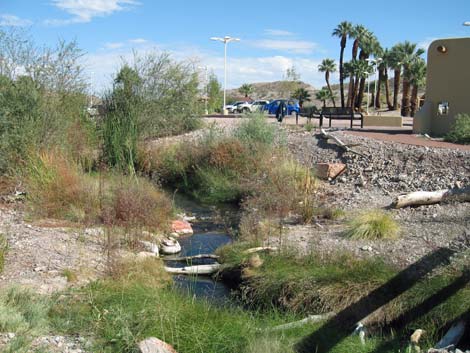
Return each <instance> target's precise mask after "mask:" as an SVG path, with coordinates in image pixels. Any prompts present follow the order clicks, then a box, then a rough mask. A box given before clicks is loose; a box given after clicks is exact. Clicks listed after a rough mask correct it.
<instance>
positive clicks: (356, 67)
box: [344, 60, 371, 102]
mask: <svg viewBox="0 0 470 353" xmlns="http://www.w3.org/2000/svg"><path fill="white" fill-rule="evenodd" d="M344 70H345V71H346V72H347V73H348V74H349V75H350V76H354V77H357V78H358V79H356V80H355V83H354V86H355V87H353V89H352V90H351V92H352V95H351V102H354V101H355V100H356V95H355V94H356V93H355V92H357V91H358V86H359V80H360V79H362V78H366V77H367V76H368V75H369V74H370V72H371V66H370V65H369V64H368V63H367V61H364V60H351V61H350V62H347V63H345V64H344Z"/></svg>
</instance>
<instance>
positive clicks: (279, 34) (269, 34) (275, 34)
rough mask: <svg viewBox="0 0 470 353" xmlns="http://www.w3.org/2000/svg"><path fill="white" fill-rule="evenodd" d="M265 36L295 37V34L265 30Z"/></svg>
mask: <svg viewBox="0 0 470 353" xmlns="http://www.w3.org/2000/svg"><path fill="white" fill-rule="evenodd" d="M264 34H265V35H267V36H273V37H286V36H293V35H294V33H292V32H289V31H285V30H283V29H265V30H264Z"/></svg>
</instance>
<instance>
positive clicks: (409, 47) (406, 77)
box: [401, 41, 424, 116]
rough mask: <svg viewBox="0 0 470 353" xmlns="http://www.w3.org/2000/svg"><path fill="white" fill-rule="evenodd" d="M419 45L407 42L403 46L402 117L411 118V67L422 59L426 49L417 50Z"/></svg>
mask: <svg viewBox="0 0 470 353" xmlns="http://www.w3.org/2000/svg"><path fill="white" fill-rule="evenodd" d="M416 47H417V44H415V43H410V42H408V41H405V42H404V43H403V44H402V46H401V63H402V65H403V89H402V95H403V96H402V100H401V115H402V116H410V112H411V107H410V67H411V66H412V65H413V63H414V62H415V61H416V60H419V59H421V58H420V56H421V55H423V54H424V49H421V48H419V49H417V48H416Z"/></svg>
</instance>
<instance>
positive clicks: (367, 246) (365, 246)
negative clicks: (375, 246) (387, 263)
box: [361, 245, 372, 251]
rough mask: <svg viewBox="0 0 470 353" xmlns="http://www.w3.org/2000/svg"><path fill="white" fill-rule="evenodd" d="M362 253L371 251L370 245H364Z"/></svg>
mask: <svg viewBox="0 0 470 353" xmlns="http://www.w3.org/2000/svg"><path fill="white" fill-rule="evenodd" d="M361 250H362V251H372V246H370V245H364V246H362V247H361Z"/></svg>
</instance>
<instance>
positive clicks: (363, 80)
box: [356, 78, 366, 111]
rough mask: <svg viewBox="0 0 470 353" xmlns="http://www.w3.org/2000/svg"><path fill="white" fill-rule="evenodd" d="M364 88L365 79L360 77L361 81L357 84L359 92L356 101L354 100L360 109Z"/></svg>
mask: <svg viewBox="0 0 470 353" xmlns="http://www.w3.org/2000/svg"><path fill="white" fill-rule="evenodd" d="M365 88H366V79H365V78H361V83H360V85H359V94H358V96H357V102H356V107H357V109H359V111H361V108H362V101H363V99H364V90H365Z"/></svg>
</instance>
